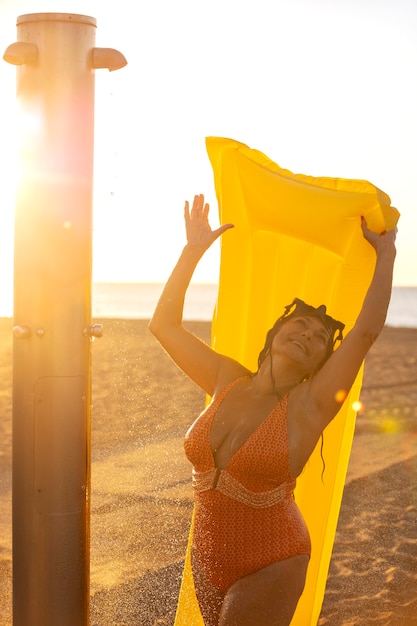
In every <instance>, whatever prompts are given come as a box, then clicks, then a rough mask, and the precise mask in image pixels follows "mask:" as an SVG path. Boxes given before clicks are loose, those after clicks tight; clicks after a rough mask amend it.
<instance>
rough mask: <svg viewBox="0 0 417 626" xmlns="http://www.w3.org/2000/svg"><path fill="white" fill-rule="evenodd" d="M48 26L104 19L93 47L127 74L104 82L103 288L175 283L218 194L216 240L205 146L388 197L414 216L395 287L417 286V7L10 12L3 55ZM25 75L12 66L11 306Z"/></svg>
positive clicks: (5, 171) (99, 147) (179, 2)
mask: <svg viewBox="0 0 417 626" xmlns="http://www.w3.org/2000/svg"><path fill="white" fill-rule="evenodd" d="M36 12H65V13H71V12H73V13H81V14H85V15H90V16H92V17H95V18H96V19H97V37H96V45H97V46H103V47H113V48H117V49H118V50H120V51H121V52H122V53H123V54H124V55H125V56H126V58H127V60H128V65H127V66H126V67H125V68H123V69H121V70H118V71H116V72H113V73H109V72H108V71H107V70H97V71H96V118H95V122H96V126H95V133H96V152H95V199H94V224H95V226H94V278H95V280H99V281H164V280H165V279H166V277H167V276H168V274H169V272H170V270H171V267H172V265H173V263H174V262H175V260H176V257H177V254H178V253H179V251H180V249H181V247H182V245H183V242H184V234H183V221H182V211H183V204H184V200H185V199H186V198H192V196H193V195H194V194H195V193H199V192H203V193H205V194H206V196H207V198H208V200H209V201H210V203H211V205H212V222H213V225H216V223H217V207H216V202H215V196H214V188H213V178H212V171H211V167H210V164H209V161H208V158H207V156H206V152H205V144H204V138H205V137H206V136H207V135H219V136H226V137H232V138H234V139H237V140H239V141H241V142H243V143H246V144H248V145H250V146H251V147H253V148H257V149H258V150H261V151H263V152H265V153H266V154H267V155H268V156H269V157H270V158H272V159H273V160H274V161H276V162H277V163H278V164H279V165H281V166H282V167H284V168H287V169H290V170H292V171H293V172H296V173H303V174H309V175H312V176H339V177H344V178H361V179H366V180H369V181H370V182H372V183H373V184H375V185H377V186H378V187H380V188H381V189H383V190H384V191H385V192H386V193H388V194H389V195H390V197H391V199H392V203H393V204H394V205H395V206H396V207H397V208H398V209H399V210H400V211H401V213H402V217H401V221H400V224H399V234H398V255H397V262H396V270H395V284H397V285H401V284H403V285H404V284H405V285H410V284H411V285H417V252H416V236H417V185H416V184H415V181H416V173H417V114H416V111H417V81H416V76H417V37H416V32H417V2H416V1H415V0H175V1H174V0H152V1H145V0H143V1H138V2H133V3H132V2H131V0H118V1H117V2H113V1H110V0H66V1H61V0H43V1H42V2H38V1H37V0H0V44H1V45H0V47H2V53H3V52H4V50H5V49H6V47H7V45H9V44H10V43H12V42H13V41H15V40H16V26H15V22H16V17H17V16H19V15H22V14H25V13H36ZM15 75H16V70H15V68H14V67H13V66H11V65H8V64H7V63H5V62H4V61H1V62H0V85H1V94H2V104H1V107H2V109H1V110H2V113H3V115H2V116H1V119H0V137H1V145H0V165H1V172H2V177H1V188H2V203H1V206H0V263H1V274H0V294H1V298H2V299H3V300H4V299H7V297H9V296H10V293H11V284H12V282H11V281H12V251H11V243H12V239H13V235H12V222H13V204H14V188H13V158H12V156H11V155H12V154H13V149H14V145H15V134H14V132H12V129H13V126H12V124H11V119H12V118H13V111H14V110H15ZM217 273H218V249H214V250H213V251H210V253H209V254H208V255H207V256H206V257H205V258H204V259H203V262H202V264H201V267H200V268H199V269H198V271H197V274H196V276H195V278H196V280H199V281H212V282H215V281H216V279H217ZM0 314H2V307H1V303H0ZM3 314H4V313H3Z"/></svg>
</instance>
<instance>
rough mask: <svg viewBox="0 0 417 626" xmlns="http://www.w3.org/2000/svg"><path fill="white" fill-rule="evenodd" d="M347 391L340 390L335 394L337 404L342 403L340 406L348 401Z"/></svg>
mask: <svg viewBox="0 0 417 626" xmlns="http://www.w3.org/2000/svg"><path fill="white" fill-rule="evenodd" d="M346 396H347V393H346V390H345V389H339V391H336V393H335V394H334V399H335V400H336V402H340V404H342V402H344V401H345V400H346Z"/></svg>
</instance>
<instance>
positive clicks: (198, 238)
mask: <svg viewBox="0 0 417 626" xmlns="http://www.w3.org/2000/svg"><path fill="white" fill-rule="evenodd" d="M208 213H209V205H208V204H207V203H205V202H204V196H203V195H198V196H195V198H194V202H193V206H192V208H191V212H190V209H189V204H188V202H186V203H185V208H184V219H185V228H186V234H187V244H186V245H185V247H184V249H183V251H182V253H181V256H180V258H179V260H178V262H177V264H176V266H175V268H174V270H173V272H172V274H171V276H170V278H169V279H168V281H167V283H166V285H165V287H164V290H163V292H162V294H161V297H160V299H159V302H158V305H157V307H156V309H155V312H154V314H153V317H152V319H151V321H150V323H149V330H150V331H151V332H152V334H153V335H155V337H156V338H157V339H158V341H159V342H160V343H161V345H162V346H163V347H164V348H165V350H166V351H167V352H168V354H169V355H170V356H171V358H172V359H173V360H174V361H175V362H176V363H177V365H178V366H179V367H180V368H181V369H182V370H183V371H184V372H185V373H186V374H187V375H188V376H189V377H190V378H191V379H192V380H194V382H196V383H197V385H199V386H200V387H201V388H202V389H204V391H206V392H207V393H208V394H209V395H213V393H214V390H215V387H216V382H217V380H218V376H219V372H220V370H221V368H222V365H225V364H226V363H230V362H231V360H230V359H228V358H227V357H225V356H222V355H220V354H217V353H216V352H215V351H214V350H212V349H211V348H210V347H209V346H208V345H206V344H205V343H204V342H203V341H201V340H200V339H198V338H197V337H196V336H195V335H193V334H192V333H190V332H189V331H187V330H186V329H185V328H184V327H183V325H182V317H183V309H184V299H185V294H186V291H187V288H188V285H189V284H190V281H191V278H192V275H193V273H194V270H195V268H196V266H197V263H198V262H199V260H200V259H201V257H202V256H203V254H204V252H205V251H206V250H207V249H208V248H209V247H210V246H211V244H212V243H213V242H214V241H215V240H216V239H217V238H218V237H220V235H222V233H224V231H226V230H227V229H228V228H231V227H232V224H225V225H223V226H220V228H218V229H216V230H212V229H211V228H210V224H209V221H208Z"/></svg>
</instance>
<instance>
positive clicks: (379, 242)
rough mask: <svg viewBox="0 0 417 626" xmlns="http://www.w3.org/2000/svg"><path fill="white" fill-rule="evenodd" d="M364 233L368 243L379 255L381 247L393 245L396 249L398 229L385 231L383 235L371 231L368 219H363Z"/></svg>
mask: <svg viewBox="0 0 417 626" xmlns="http://www.w3.org/2000/svg"><path fill="white" fill-rule="evenodd" d="M362 233H363V236H364V237H365V239H366V241H368V242H369V243H370V244H371V246H372V247H373V248H374V250H375V251H376V253H377V254H378V252H379V250H380V249H381V246H383V247H385V246H386V245H387V244H388V246H390V245H392V246H394V247H395V238H396V236H397V228H394V229H393V230H384V231H383V232H382V233H381V234H378V233H375V232H374V231H372V230H369V228H368V225H367V223H366V219H365V218H364V217H362Z"/></svg>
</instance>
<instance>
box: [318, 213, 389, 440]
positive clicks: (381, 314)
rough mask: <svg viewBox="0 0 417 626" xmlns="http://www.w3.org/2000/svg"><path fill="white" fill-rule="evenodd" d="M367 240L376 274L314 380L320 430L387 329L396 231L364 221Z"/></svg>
mask: <svg viewBox="0 0 417 626" xmlns="http://www.w3.org/2000/svg"><path fill="white" fill-rule="evenodd" d="M362 231H363V235H364V237H365V239H366V240H367V241H368V242H369V243H370V244H371V245H372V246H373V248H374V249H375V252H376V264H375V271H374V275H373V278H372V281H371V284H370V286H369V288H368V291H367V294H366V297H365V300H364V302H363V305H362V309H361V312H360V313H359V315H358V318H357V320H356V323H355V325H354V327H353V328H352V330H351V331H350V332H349V333H348V334H347V335H346V338H345V339H344V341H343V343H342V344H341V345H340V346H339V348H338V349H337V350H335V352H334V353H333V354H332V356H331V357H330V358H329V359H328V361H327V362H326V363H325V364H324V365H323V367H322V368H321V370H320V371H319V372H318V373H317V374H316V376H315V377H314V378H312V379H311V383H310V385H309V386H310V389H309V393H310V399H311V401H312V407H313V413H314V417H315V419H316V420H317V421H316V423H317V425H318V426H319V427H320V428H321V430H322V429H323V428H324V427H325V426H326V425H327V424H328V423H329V422H330V421H331V420H332V419H333V417H335V415H336V413H337V412H338V410H339V408H340V400H338V399H337V398H343V397H344V396H345V395H347V393H348V392H349V391H350V388H351V386H352V385H353V382H354V380H355V378H356V375H357V373H358V371H359V368H360V366H361V364H362V361H363V359H364V358H365V356H366V354H367V352H368V350H369V348H370V347H371V346H372V344H373V343H374V341H375V340H376V338H377V337H378V335H379V334H380V332H381V330H382V329H383V327H384V323H385V319H386V316H387V310H388V305H389V302H390V298H391V289H392V276H393V267H394V260H395V254H396V251H395V237H396V232H397V231H396V230H392V231H389V232H384V233H381V234H380V235H378V234H377V233H374V232H372V231H370V230H369V229H368V227H367V225H366V221H365V220H362Z"/></svg>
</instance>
